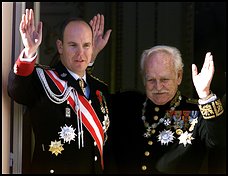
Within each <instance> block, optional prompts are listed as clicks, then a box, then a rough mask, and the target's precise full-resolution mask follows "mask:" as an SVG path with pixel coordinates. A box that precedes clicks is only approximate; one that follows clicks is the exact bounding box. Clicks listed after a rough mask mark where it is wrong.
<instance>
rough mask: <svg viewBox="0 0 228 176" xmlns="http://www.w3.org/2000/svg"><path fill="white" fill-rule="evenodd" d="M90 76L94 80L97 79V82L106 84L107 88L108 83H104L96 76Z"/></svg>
mask: <svg viewBox="0 0 228 176" xmlns="http://www.w3.org/2000/svg"><path fill="white" fill-rule="evenodd" d="M90 76H91V77H92V78H94V79H96V80H97V81H99V82H101V83H103V84H105V85H106V86H108V84H107V83H105V82H104V81H102V80H100V79H99V78H97V77H95V76H93V75H90Z"/></svg>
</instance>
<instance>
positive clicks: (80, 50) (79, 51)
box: [75, 46, 83, 56]
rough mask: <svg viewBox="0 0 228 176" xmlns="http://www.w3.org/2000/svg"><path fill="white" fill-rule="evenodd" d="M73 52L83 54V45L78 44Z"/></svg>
mask: <svg viewBox="0 0 228 176" xmlns="http://www.w3.org/2000/svg"><path fill="white" fill-rule="evenodd" d="M75 53H76V55H77V56H81V55H82V54H83V47H81V46H78V47H77V49H76V52H75Z"/></svg>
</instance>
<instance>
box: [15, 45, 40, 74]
mask: <svg viewBox="0 0 228 176" xmlns="http://www.w3.org/2000/svg"><path fill="white" fill-rule="evenodd" d="M24 52H25V51H24V49H23V50H22V52H21V54H20V55H19V57H18V59H17V61H16V63H15V64H14V67H13V71H14V73H15V74H16V75H19V76H28V75H30V74H31V73H32V72H33V69H34V65H35V62H36V56H37V53H36V54H35V56H34V57H32V58H23V56H24Z"/></svg>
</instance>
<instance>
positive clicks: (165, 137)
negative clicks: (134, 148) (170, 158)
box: [158, 130, 175, 145]
mask: <svg viewBox="0 0 228 176" xmlns="http://www.w3.org/2000/svg"><path fill="white" fill-rule="evenodd" d="M174 138H175V137H174V136H173V132H172V131H170V130H163V131H162V132H161V131H160V132H159V135H158V141H160V142H161V144H162V145H163V144H166V145H168V143H169V142H173V139H174Z"/></svg>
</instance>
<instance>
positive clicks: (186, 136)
mask: <svg viewBox="0 0 228 176" xmlns="http://www.w3.org/2000/svg"><path fill="white" fill-rule="evenodd" d="M178 139H179V140H180V141H179V144H184V147H186V145H187V144H192V142H191V141H192V140H193V139H194V138H193V137H192V133H188V132H187V131H185V132H184V133H182V134H181V135H180V137H179V138H178Z"/></svg>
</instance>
